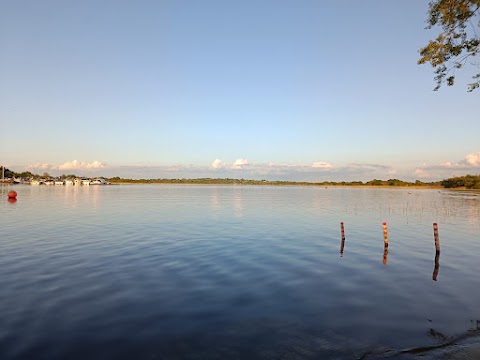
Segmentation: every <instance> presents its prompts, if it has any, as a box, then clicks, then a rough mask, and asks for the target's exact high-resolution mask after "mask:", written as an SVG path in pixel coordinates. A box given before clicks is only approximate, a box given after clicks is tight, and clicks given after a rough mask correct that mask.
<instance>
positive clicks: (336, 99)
mask: <svg viewBox="0 0 480 360" xmlns="http://www.w3.org/2000/svg"><path fill="white" fill-rule="evenodd" d="M427 10H428V0H420V1H419V0H404V1H380V0H375V1H373V0H366V1H353V0H351V1H318V0H300V1H299V0H261V1H258V0H242V1H233V0H232V1H229V0H228V1H226V0H201V1H194V0H190V1H188V0H161V1H158V0H136V1H131V0H128V1H126V0H102V1H98V0H82V1H73V0H67V1H65V0H43V1H37V0H19V1H0V165H2V164H3V165H5V166H6V167H7V168H9V169H11V170H14V171H25V170H28V171H32V172H34V173H39V174H43V173H44V172H48V173H50V174H54V175H56V174H71V173H74V174H77V175H87V176H89V175H90V176H107V177H112V176H120V177H128V178H196V177H214V178H225V177H229V178H246V179H267V180H297V181H343V180H345V181H351V180H361V181H368V180H372V179H374V178H377V179H384V180H386V179H390V178H399V179H402V180H409V181H414V180H416V179H419V180H422V181H432V180H441V179H444V178H447V177H451V176H458V175H465V174H479V173H480V141H479V134H480V121H479V120H480V112H479V104H480V101H479V100H480V98H479V96H480V90H479V91H476V92H472V93H468V92H467V91H466V90H467V89H466V84H467V83H469V82H470V76H471V75H469V73H468V70H466V71H463V70H462V72H458V73H457V84H456V85H455V86H454V87H446V86H445V87H442V88H441V89H440V90H439V91H433V88H434V87H435V82H434V80H433V77H434V74H433V68H432V67H431V66H430V65H423V66H419V65H417V60H418V58H419V53H418V49H420V48H421V47H422V46H424V45H426V44H427V43H428V40H430V39H433V38H434V37H435V36H436V34H437V33H438V30H436V29H432V30H427V29H425V27H426V19H427Z"/></svg>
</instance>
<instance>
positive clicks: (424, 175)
mask: <svg viewBox="0 0 480 360" xmlns="http://www.w3.org/2000/svg"><path fill="white" fill-rule="evenodd" d="M415 175H417V176H418V177H420V178H427V177H430V174H429V173H428V172H427V171H425V170H424V169H421V168H418V169H416V170H415Z"/></svg>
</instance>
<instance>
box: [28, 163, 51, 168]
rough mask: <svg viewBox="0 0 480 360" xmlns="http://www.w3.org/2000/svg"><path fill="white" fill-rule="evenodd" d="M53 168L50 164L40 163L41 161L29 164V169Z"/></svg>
mask: <svg viewBox="0 0 480 360" xmlns="http://www.w3.org/2000/svg"><path fill="white" fill-rule="evenodd" d="M50 168H51V165H50V164H46V163H44V164H40V163H36V164H32V165H29V166H27V169H43V170H47V169H50Z"/></svg>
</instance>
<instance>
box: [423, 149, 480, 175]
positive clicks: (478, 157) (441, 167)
mask: <svg viewBox="0 0 480 360" xmlns="http://www.w3.org/2000/svg"><path fill="white" fill-rule="evenodd" d="M479 168H480V152H476V153H471V154H468V155H467V156H465V159H464V160H460V161H456V162H455V161H445V162H443V163H440V164H438V165H427V164H425V163H423V164H422V165H421V166H419V167H417V168H416V169H415V174H416V175H417V176H419V177H422V178H430V179H432V180H439V179H446V178H450V177H454V176H463V175H467V174H470V173H476V172H478V171H479Z"/></svg>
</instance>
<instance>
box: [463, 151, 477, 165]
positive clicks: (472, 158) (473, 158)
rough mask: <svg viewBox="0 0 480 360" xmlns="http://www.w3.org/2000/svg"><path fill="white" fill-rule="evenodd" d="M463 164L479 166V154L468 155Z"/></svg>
mask: <svg viewBox="0 0 480 360" xmlns="http://www.w3.org/2000/svg"><path fill="white" fill-rule="evenodd" d="M465 162H466V163H467V164H469V165H471V166H480V152H476V153H471V154H468V155H467V156H465Z"/></svg>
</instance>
